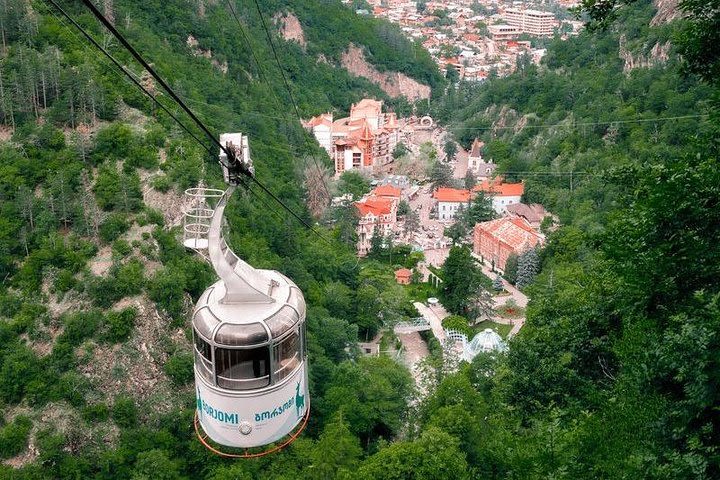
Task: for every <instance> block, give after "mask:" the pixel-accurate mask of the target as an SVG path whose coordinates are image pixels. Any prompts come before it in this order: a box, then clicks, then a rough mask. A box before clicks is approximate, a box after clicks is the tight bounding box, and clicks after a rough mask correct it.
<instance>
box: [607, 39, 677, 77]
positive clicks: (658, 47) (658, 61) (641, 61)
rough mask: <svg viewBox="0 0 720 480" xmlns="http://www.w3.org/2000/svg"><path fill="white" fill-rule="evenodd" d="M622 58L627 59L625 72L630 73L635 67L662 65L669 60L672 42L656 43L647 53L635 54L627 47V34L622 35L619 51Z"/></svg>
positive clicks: (624, 67)
mask: <svg viewBox="0 0 720 480" xmlns="http://www.w3.org/2000/svg"><path fill="white" fill-rule="evenodd" d="M618 54H619V56H620V58H621V59H623V60H624V61H625V65H624V66H623V72H625V73H628V72H630V71H631V70H633V69H635V68H650V67H654V66H656V65H662V64H663V63H665V62H667V61H668V58H669V56H670V55H669V54H670V42H665V43H663V44H660V43H656V44H655V45H654V46H653V48H652V49H651V50H650V52H649V53H647V54H642V53H637V54H634V53H633V52H631V51H630V50H628V48H627V44H626V39H625V35H622V36H620V49H619V52H618Z"/></svg>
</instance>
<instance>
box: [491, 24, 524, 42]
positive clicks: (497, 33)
mask: <svg viewBox="0 0 720 480" xmlns="http://www.w3.org/2000/svg"><path fill="white" fill-rule="evenodd" d="M487 29H488V33H489V34H490V38H492V39H493V40H494V41H496V42H503V41H508V40H515V39H516V38H518V37H519V36H520V34H521V33H522V30H520V29H519V28H518V27H514V26H512V25H488V27H487Z"/></svg>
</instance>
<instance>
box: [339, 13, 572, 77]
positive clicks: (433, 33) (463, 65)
mask: <svg viewBox="0 0 720 480" xmlns="http://www.w3.org/2000/svg"><path fill="white" fill-rule="evenodd" d="M345 3H348V4H352V3H353V2H352V1H350V0H345ZM368 4H369V5H370V6H371V7H372V9H371V10H369V9H357V10H356V13H357V14H358V15H373V16H375V17H379V18H386V19H388V20H390V21H391V22H393V23H397V24H398V25H400V26H401V28H402V30H403V32H405V34H406V35H407V36H408V37H409V38H411V39H412V40H415V41H418V42H421V43H422V45H423V46H424V47H425V48H426V49H427V50H428V51H429V52H430V54H431V55H432V57H433V59H434V60H435V61H436V62H437V64H438V66H439V67H440V69H441V70H442V71H443V72H446V73H447V72H448V71H449V70H454V71H455V72H457V76H458V78H459V79H462V80H466V81H483V80H485V79H486V78H487V77H488V76H489V75H491V74H495V75H499V76H502V75H507V74H509V73H512V72H513V71H514V70H515V68H516V65H517V61H518V57H520V56H524V55H526V56H528V57H529V58H530V59H531V61H532V62H534V63H536V64H539V63H540V59H542V57H543V56H544V55H545V52H546V49H545V48H544V43H543V42H542V41H540V42H538V41H537V40H541V39H547V38H549V37H552V36H553V35H555V34H556V33H557V34H559V35H561V36H562V37H563V38H567V37H568V36H570V35H577V33H578V32H579V31H580V30H581V29H582V22H580V21H577V20H574V19H573V18H572V16H571V15H570V14H569V13H568V11H567V9H568V8H570V7H574V6H576V5H577V2H576V1H575V0H561V1H557V2H555V3H547V2H544V3H542V4H541V5H538V6H537V7H535V8H533V7H531V5H532V4H531V3H528V2H501V1H496V0H483V1H477V0H437V1H429V2H423V1H407V0H369V1H368ZM549 8H550V9H551V11H548V9H549Z"/></svg>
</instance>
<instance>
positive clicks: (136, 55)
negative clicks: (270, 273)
mask: <svg viewBox="0 0 720 480" xmlns="http://www.w3.org/2000/svg"><path fill="white" fill-rule="evenodd" d="M83 3H84V4H85V6H86V7H87V8H88V9H89V10H90V11H91V12H92V14H93V15H94V16H95V18H97V19H98V21H100V23H102V24H103V25H104V26H105V28H107V29H108V30H109V31H110V33H112V34H113V36H114V37H115V38H116V39H117V40H118V41H119V42H120V43H121V44H122V45H123V47H125V49H126V50H127V51H128V52H130V54H131V55H132V56H133V57H134V58H135V60H137V61H138V63H140V64H141V65H142V66H143V68H145V70H147V72H148V73H149V74H150V75H152V77H153V78H154V79H155V80H156V81H157V82H158V83H159V84H160V85H162V87H163V88H164V89H165V90H166V91H167V92H168V94H169V95H170V96H171V97H172V99H173V100H175V102H176V103H177V104H178V105H179V106H180V108H182V109H183V110H184V111H185V113H187V114H188V116H189V117H190V118H191V119H192V120H193V121H194V122H195V124H196V125H197V126H198V127H199V128H200V129H201V130H202V131H203V132H204V133H205V134H206V135H207V136H208V138H210V140H211V141H212V142H213V143H214V144H216V145H217V146H218V147H219V148H220V149H221V150H222V151H223V152H224V153H225V154H226V155H228V157H230V158H233V153H232V152H230V151H229V150H228V149H227V148H226V147H225V146H224V145H223V144H222V143H220V140H218V138H217V137H216V136H215V135H213V134H212V132H210V130H209V129H208V127H207V126H205V124H204V123H203V122H202V121H201V120H200V119H199V118H198V117H197V116H196V115H195V114H194V113H193V111H192V110H190V108H189V107H188V106H187V105H185V103H184V102H183V101H182V99H181V98H180V97H179V96H178V95H177V94H176V93H175V91H174V90H173V89H172V88H171V87H170V86H169V85H168V84H167V82H166V81H165V80H164V79H163V78H162V77H161V76H160V75H159V74H158V73H157V72H156V71H155V69H154V68H152V67H151V66H150V64H149V63H148V62H147V61H145V59H144V58H143V57H142V56H141V55H140V54H139V53H138V51H137V50H135V48H134V47H133V46H132V45H130V43H129V42H128V41H127V40H126V39H125V37H124V36H123V35H122V34H121V33H120V32H119V31H118V30H117V29H116V28H115V26H114V25H113V24H112V23H110V21H109V20H108V19H107V18H106V17H105V15H103V14H102V12H100V11H99V10H98V9H97V7H95V5H94V4H93V3H92V2H91V1H90V0H83ZM201 144H202V143H201ZM202 145H204V144H202ZM211 153H212V152H211ZM244 173H245V172H244ZM245 175H247V176H248V178H250V180H251V181H253V182H255V184H257V186H258V187H260V189H261V190H263V191H264V192H265V193H267V194H268V196H270V197H271V198H272V199H273V200H275V201H276V202H277V203H278V204H280V206H282V207H283V208H284V209H285V210H287V212H288V213H290V215H292V216H293V217H294V218H295V219H296V220H298V221H299V222H300V223H301V224H302V225H303V226H305V227H306V228H307V229H308V230H310V231H312V232H313V233H314V234H315V235H317V236H318V237H319V238H321V239H322V240H323V241H325V242H327V243H328V244H330V241H329V240H328V239H327V238H325V236H324V235H322V234H321V233H320V232H318V231H317V230H315V229H314V228H313V227H312V225H310V224H309V223H308V222H307V221H306V220H305V219H304V218H302V217H301V216H300V215H298V214H297V213H296V212H295V211H293V210H292V209H291V208H290V207H288V206H287V205H286V204H285V202H283V201H282V200H281V199H280V198H278V197H277V195H275V194H274V193H273V192H272V191H271V190H270V189H268V188H267V187H266V186H265V185H263V183H262V182H260V181H259V180H258V179H257V178H255V177H254V176H253V175H249V174H247V173H245Z"/></svg>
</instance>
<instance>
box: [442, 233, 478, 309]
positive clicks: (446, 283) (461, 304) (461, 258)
mask: <svg viewBox="0 0 720 480" xmlns="http://www.w3.org/2000/svg"><path fill="white" fill-rule="evenodd" d="M480 275H481V273H480V271H479V269H478V267H477V265H476V263H475V259H474V258H473V257H472V255H471V253H470V249H469V248H468V247H466V246H457V245H455V246H453V247H451V248H450V253H449V254H448V258H447V260H445V264H444V265H443V275H442V277H443V283H442V290H441V300H442V303H443V305H444V306H445V308H447V309H448V311H450V312H453V313H455V314H457V315H466V314H467V313H468V312H469V311H470V308H471V303H472V301H471V298H472V296H473V295H474V294H475V293H476V292H477V290H478V288H479V287H480Z"/></svg>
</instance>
